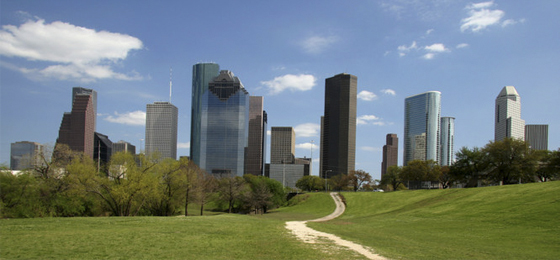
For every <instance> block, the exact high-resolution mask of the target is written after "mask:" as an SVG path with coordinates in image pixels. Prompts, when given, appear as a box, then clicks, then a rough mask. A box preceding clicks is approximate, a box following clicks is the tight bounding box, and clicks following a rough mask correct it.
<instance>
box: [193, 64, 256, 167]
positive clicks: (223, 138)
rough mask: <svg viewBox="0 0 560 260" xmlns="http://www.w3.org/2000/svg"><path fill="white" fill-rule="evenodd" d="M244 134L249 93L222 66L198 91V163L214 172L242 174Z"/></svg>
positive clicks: (247, 126)
mask: <svg viewBox="0 0 560 260" xmlns="http://www.w3.org/2000/svg"><path fill="white" fill-rule="evenodd" d="M248 135H249V93H248V92H247V90H245V88H244V87H243V84H242V83H241V81H240V80H239V78H237V77H235V76H234V75H233V73H232V72H231V71H228V70H222V71H220V75H218V76H217V77H215V78H214V79H213V80H212V81H210V82H209V83H208V91H206V92H205V93H204V94H203V95H202V99H201V116H200V136H199V137H198V138H199V140H196V142H198V143H199V144H200V151H199V158H198V161H199V164H198V166H199V167H200V168H201V169H204V170H206V171H207V172H209V173H213V174H217V175H222V176H224V175H226V176H229V175H233V176H243V174H244V173H245V171H244V168H245V163H244V162H245V150H246V149H247V145H248ZM192 138H194V139H196V137H195V136H192ZM193 155H194V154H193Z"/></svg>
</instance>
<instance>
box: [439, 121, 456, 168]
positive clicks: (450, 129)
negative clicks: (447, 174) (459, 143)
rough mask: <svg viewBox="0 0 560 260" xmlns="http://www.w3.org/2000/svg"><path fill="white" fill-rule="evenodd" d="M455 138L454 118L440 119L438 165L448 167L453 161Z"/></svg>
mask: <svg viewBox="0 0 560 260" xmlns="http://www.w3.org/2000/svg"><path fill="white" fill-rule="evenodd" d="M454 138H455V118H454V117H441V132H440V146H439V148H440V153H439V154H440V160H439V165H441V166H449V165H451V164H453V162H454V161H455V154H454V152H453V139H454Z"/></svg>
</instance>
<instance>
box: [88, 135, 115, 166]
mask: <svg viewBox="0 0 560 260" xmlns="http://www.w3.org/2000/svg"><path fill="white" fill-rule="evenodd" d="M111 155H113V142H111V140H109V137H108V136H106V135H104V134H101V133H98V132H95V133H94V138H93V160H94V161H97V163H98V164H97V165H105V164H107V163H109V161H110V160H111Z"/></svg>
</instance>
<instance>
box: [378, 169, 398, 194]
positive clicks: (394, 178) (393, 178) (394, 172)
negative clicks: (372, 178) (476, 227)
mask: <svg viewBox="0 0 560 260" xmlns="http://www.w3.org/2000/svg"><path fill="white" fill-rule="evenodd" d="M402 183H403V181H402V167H400V166H397V165H393V166H390V167H389V168H387V172H386V173H385V174H384V175H383V176H381V185H384V186H388V185H391V187H392V189H393V191H396V190H397V189H398V188H399V186H400V185H401V184H402Z"/></svg>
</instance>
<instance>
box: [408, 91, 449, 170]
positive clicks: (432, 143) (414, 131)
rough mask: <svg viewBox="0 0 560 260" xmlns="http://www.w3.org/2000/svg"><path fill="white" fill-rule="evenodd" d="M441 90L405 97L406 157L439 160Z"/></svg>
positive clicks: (409, 158) (409, 159) (410, 159)
mask: <svg viewBox="0 0 560 260" xmlns="http://www.w3.org/2000/svg"><path fill="white" fill-rule="evenodd" d="M440 113H441V92H439V91H429V92H425V93H422V94H418V95H414V96H410V97H408V98H406V99H405V112H404V159H403V165H405V166H406V165H407V164H408V162H409V161H412V160H434V161H439V131H440Z"/></svg>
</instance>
